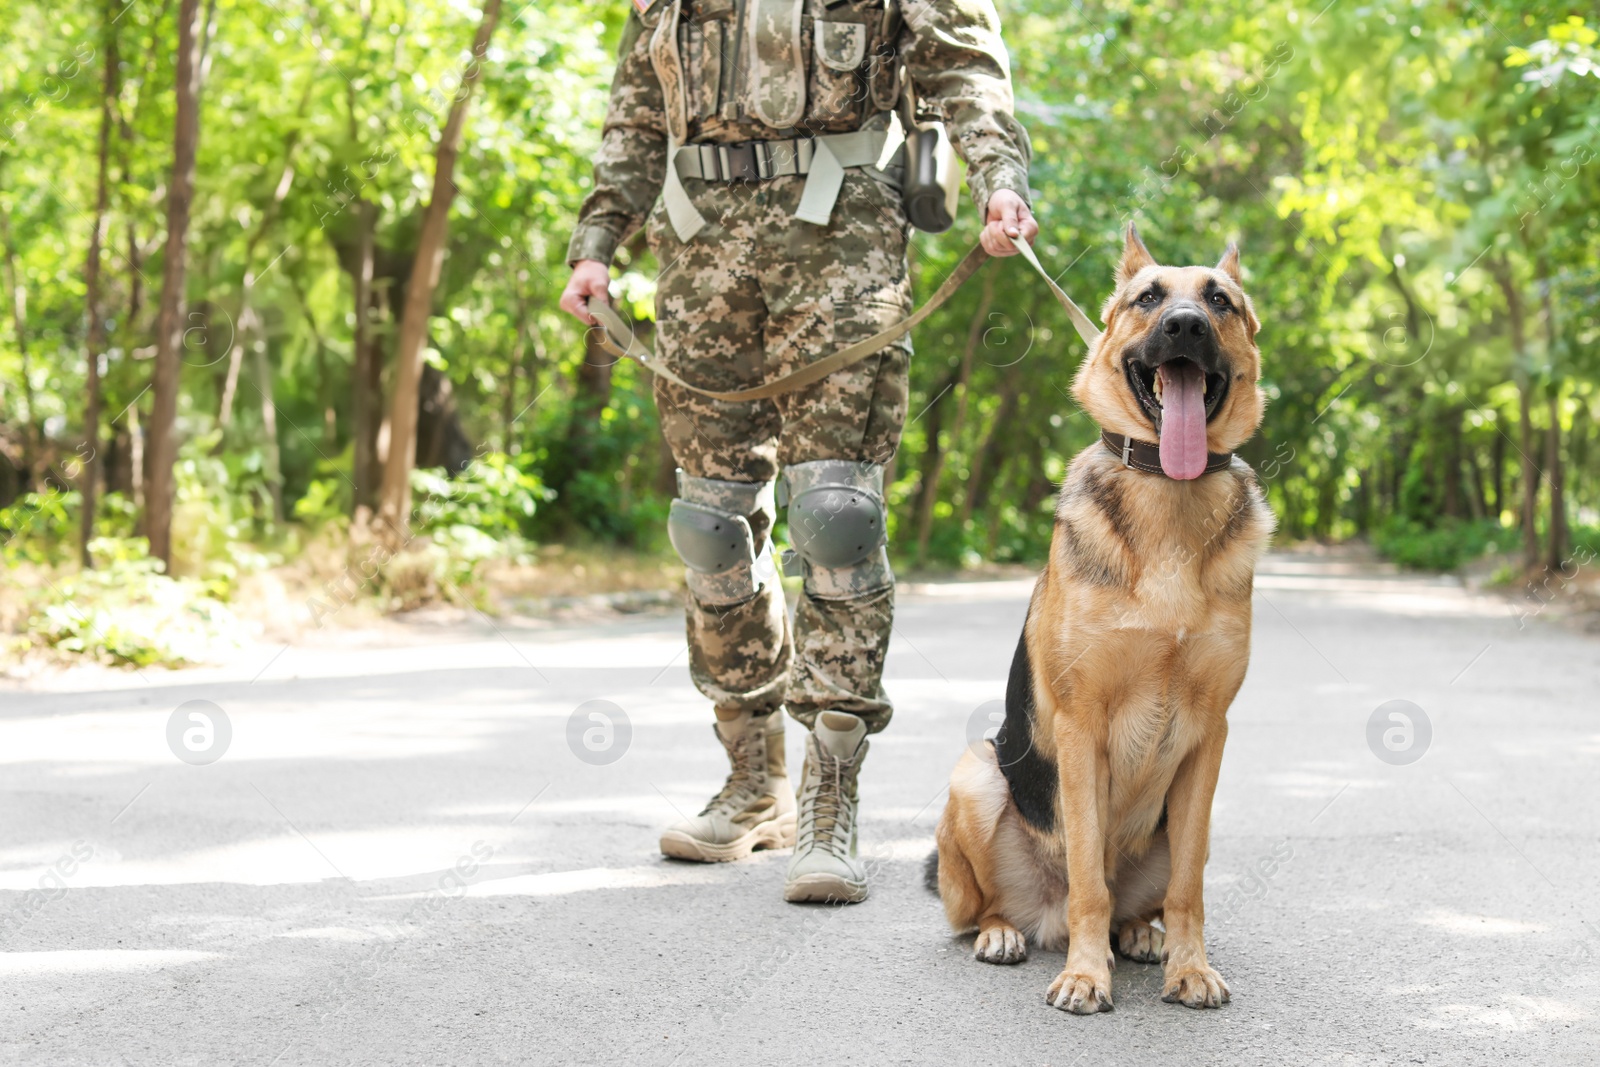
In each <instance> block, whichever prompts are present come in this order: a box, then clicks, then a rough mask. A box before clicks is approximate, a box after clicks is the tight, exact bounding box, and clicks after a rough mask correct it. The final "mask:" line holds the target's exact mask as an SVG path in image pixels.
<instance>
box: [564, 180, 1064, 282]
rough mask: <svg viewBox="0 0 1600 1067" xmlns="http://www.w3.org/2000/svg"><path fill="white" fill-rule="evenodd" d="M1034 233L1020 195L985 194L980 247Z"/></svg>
mask: <svg viewBox="0 0 1600 1067" xmlns="http://www.w3.org/2000/svg"><path fill="white" fill-rule="evenodd" d="M1037 236H1039V224H1038V223H1037V222H1034V221H1033V212H1031V211H1029V210H1028V205H1027V204H1026V203H1024V202H1023V199H1022V197H1020V196H1018V195H1017V194H1016V193H1015V192H1013V191H1012V190H1010V189H996V190H995V191H994V195H992V196H990V197H989V211H988V219H987V221H985V223H984V226H983V232H982V233H981V234H979V235H978V243H979V244H981V245H982V246H983V250H984V251H985V252H987V253H989V254H990V255H991V256H1014V255H1016V254H1017V246H1016V245H1014V244H1012V243H1011V240H1010V238H1012V237H1021V238H1023V239H1025V240H1026V241H1027V242H1028V243H1029V244H1030V245H1031V244H1033V239H1034V238H1035V237H1037ZM579 266H582V264H581V263H580V264H579Z"/></svg>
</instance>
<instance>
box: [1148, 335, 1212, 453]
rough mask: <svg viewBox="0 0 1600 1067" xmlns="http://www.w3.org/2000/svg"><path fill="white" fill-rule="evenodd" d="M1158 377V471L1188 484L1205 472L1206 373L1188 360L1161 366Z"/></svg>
mask: <svg viewBox="0 0 1600 1067" xmlns="http://www.w3.org/2000/svg"><path fill="white" fill-rule="evenodd" d="M1156 373H1157V374H1159V375H1161V469H1162V470H1164V471H1166V472H1167V477H1168V478H1177V479H1179V480H1180V481H1188V480H1190V479H1191V478H1198V477H1200V476H1201V475H1202V474H1204V473H1205V472H1206V397H1205V382H1206V377H1205V374H1204V373H1203V372H1202V371H1201V370H1200V368H1199V367H1198V366H1196V365H1195V364H1193V363H1191V362H1189V361H1188V360H1186V359H1185V360H1179V361H1177V362H1174V363H1163V364H1162V365H1161V366H1160V368H1158V369H1157V371H1156Z"/></svg>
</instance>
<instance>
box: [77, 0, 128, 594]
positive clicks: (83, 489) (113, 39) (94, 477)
mask: <svg viewBox="0 0 1600 1067" xmlns="http://www.w3.org/2000/svg"><path fill="white" fill-rule="evenodd" d="M118 6H119V5H118V4H117V3H116V0H108V2H107V4H106V11H105V29H104V48H105V53H106V65H105V75H104V77H103V79H102V82H101V93H100V160H99V169H98V171H97V172H96V178H95V194H94V227H93V228H92V229H91V230H90V231H89V261H88V262H87V263H86V264H85V265H84V270H83V280H84V300H83V303H84V315H85V317H87V318H88V320H89V329H88V337H87V338H86V343H85V346H84V347H85V349H86V351H85V353H84V363H85V366H84V392H85V393H87V394H88V395H87V396H86V397H85V399H84V412H83V445H84V452H83V456H82V461H83V462H82V469H81V473H80V474H79V475H78V493H79V498H80V500H81V501H82V509H81V511H80V512H79V516H78V555H79V557H80V558H81V559H82V561H83V565H84V566H85V567H90V568H92V567H93V566H94V557H93V556H92V555H91V554H90V553H89V542H90V541H92V540H94V512H95V505H96V503H97V501H96V497H97V496H98V493H99V489H100V356H101V354H102V353H104V352H105V350H106V317H105V313H104V312H103V311H102V309H101V307H100V246H101V244H102V243H103V242H104V240H105V233H106V207H107V204H108V203H109V201H110V199H111V183H110V180H109V177H110V174H109V172H110V167H111V126H112V124H113V123H114V122H115V121H116V114H115V111H116V100H117V66H118V56H117V18H118V17H119V12H118V11H117V8H118Z"/></svg>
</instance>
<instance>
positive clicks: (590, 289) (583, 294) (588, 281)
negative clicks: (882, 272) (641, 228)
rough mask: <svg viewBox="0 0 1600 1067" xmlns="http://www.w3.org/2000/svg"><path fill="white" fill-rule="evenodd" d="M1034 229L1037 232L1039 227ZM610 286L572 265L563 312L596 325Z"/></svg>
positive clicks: (583, 264)
mask: <svg viewBox="0 0 1600 1067" xmlns="http://www.w3.org/2000/svg"><path fill="white" fill-rule="evenodd" d="M1012 195H1013V196H1014V195H1016V194H1014V193H1013V194H1012ZM1034 229H1035V232H1037V230H1038V227H1035V228H1034ZM985 232H987V231H985ZM610 285H611V268H609V267H607V266H606V265H605V264H604V263H601V262H600V261H599V260H598V259H580V260H578V262H576V263H574V264H573V265H572V277H571V278H570V279H568V281H567V287H566V288H565V289H563V290H562V291H561V310H562V311H565V312H568V313H570V314H572V315H574V316H576V317H577V319H578V321H579V322H581V323H583V324H584V325H586V326H593V325H595V321H594V316H592V315H590V314H589V311H588V309H587V308H585V307H584V304H585V302H587V301H588V299H589V298H590V297H591V296H593V297H598V298H599V299H600V300H601V301H602V302H603V303H607V304H609V303H611V294H610V293H609V292H608V289H609V288H610Z"/></svg>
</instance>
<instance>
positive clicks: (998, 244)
mask: <svg viewBox="0 0 1600 1067" xmlns="http://www.w3.org/2000/svg"><path fill="white" fill-rule="evenodd" d="M1037 236H1039V224H1038V223H1037V222H1034V221H1033V212H1031V211H1029V210H1028V205H1027V204H1026V203H1025V202H1024V201H1023V199H1022V197H1020V196H1018V195H1017V194H1016V193H1015V192H1014V191H1012V190H1010V189H996V190H995V191H994V195H992V196H990V197H989V210H988V218H987V221H985V223H984V226H983V233H981V234H979V235H978V243H979V244H981V245H982V246H983V250H984V251H985V252H987V253H989V254H990V255H991V256H1014V255H1016V254H1017V246H1016V245H1014V244H1012V243H1011V238H1013V237H1021V238H1023V239H1024V240H1026V241H1027V242H1028V243H1029V244H1030V245H1031V244H1033V239H1034V238H1035V237H1037Z"/></svg>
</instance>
